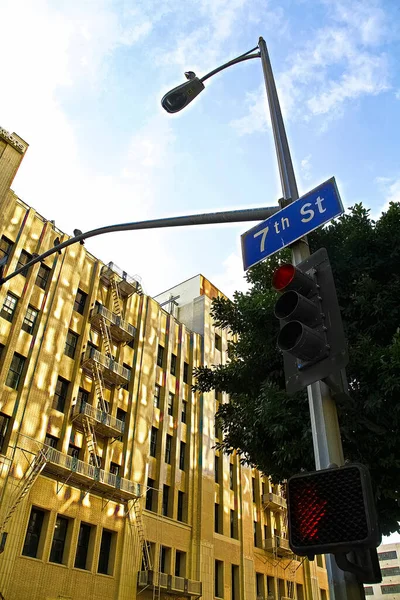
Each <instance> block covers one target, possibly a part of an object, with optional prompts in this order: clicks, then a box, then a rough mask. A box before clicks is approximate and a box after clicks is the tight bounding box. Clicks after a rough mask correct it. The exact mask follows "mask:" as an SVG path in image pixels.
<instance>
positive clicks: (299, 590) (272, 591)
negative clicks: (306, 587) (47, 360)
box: [267, 575, 304, 600]
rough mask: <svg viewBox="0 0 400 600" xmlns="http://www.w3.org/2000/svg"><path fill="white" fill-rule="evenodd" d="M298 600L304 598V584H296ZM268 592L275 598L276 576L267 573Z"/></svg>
mask: <svg viewBox="0 0 400 600" xmlns="http://www.w3.org/2000/svg"><path fill="white" fill-rule="evenodd" d="M296 591H297V600H304V596H303V586H302V585H301V583H298V584H297V586H296ZM267 594H268V596H270V597H271V600H272V599H273V598H275V578H274V577H270V576H269V575H267Z"/></svg>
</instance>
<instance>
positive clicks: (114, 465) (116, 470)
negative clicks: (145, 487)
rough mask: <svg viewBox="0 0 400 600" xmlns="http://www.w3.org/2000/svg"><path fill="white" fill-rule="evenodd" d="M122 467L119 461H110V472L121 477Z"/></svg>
mask: <svg viewBox="0 0 400 600" xmlns="http://www.w3.org/2000/svg"><path fill="white" fill-rule="evenodd" d="M120 469H121V465H119V464H118V463H115V462H111V463H110V473H112V474H113V475H115V476H116V477H119V471H120Z"/></svg>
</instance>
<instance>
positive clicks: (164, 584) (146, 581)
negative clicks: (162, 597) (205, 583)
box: [138, 571, 202, 598]
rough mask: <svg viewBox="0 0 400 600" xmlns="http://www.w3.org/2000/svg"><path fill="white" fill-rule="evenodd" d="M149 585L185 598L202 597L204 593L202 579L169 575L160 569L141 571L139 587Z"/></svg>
mask: <svg viewBox="0 0 400 600" xmlns="http://www.w3.org/2000/svg"><path fill="white" fill-rule="evenodd" d="M148 586H152V587H153V588H158V587H160V588H161V589H162V590H163V591H165V592H167V593H168V594H173V595H177V596H180V597H185V598H200V596H201V595H202V584H201V581H194V580H193V579H185V578H184V577H176V576H174V575H167V574H166V573H159V572H158V571H139V574H138V587H148Z"/></svg>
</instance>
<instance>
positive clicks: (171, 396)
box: [167, 392, 175, 415]
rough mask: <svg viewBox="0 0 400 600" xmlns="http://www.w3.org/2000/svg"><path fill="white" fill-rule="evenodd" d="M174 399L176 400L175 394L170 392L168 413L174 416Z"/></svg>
mask: <svg viewBox="0 0 400 600" xmlns="http://www.w3.org/2000/svg"><path fill="white" fill-rule="evenodd" d="M174 398H175V394H173V393H172V392H169V394H168V409H167V412H168V414H169V415H172V413H173V412H174Z"/></svg>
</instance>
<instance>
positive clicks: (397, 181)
mask: <svg viewBox="0 0 400 600" xmlns="http://www.w3.org/2000/svg"><path fill="white" fill-rule="evenodd" d="M375 182H376V183H377V184H378V186H379V187H380V189H381V193H382V195H383V196H384V198H385V199H384V202H383V204H382V205H381V206H380V208H379V209H378V210H377V211H376V212H375V211H374V214H373V215H372V218H373V219H378V218H379V217H380V215H381V213H382V212H386V211H387V210H388V208H389V203H390V202H400V177H397V178H395V177H376V178H375Z"/></svg>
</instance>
